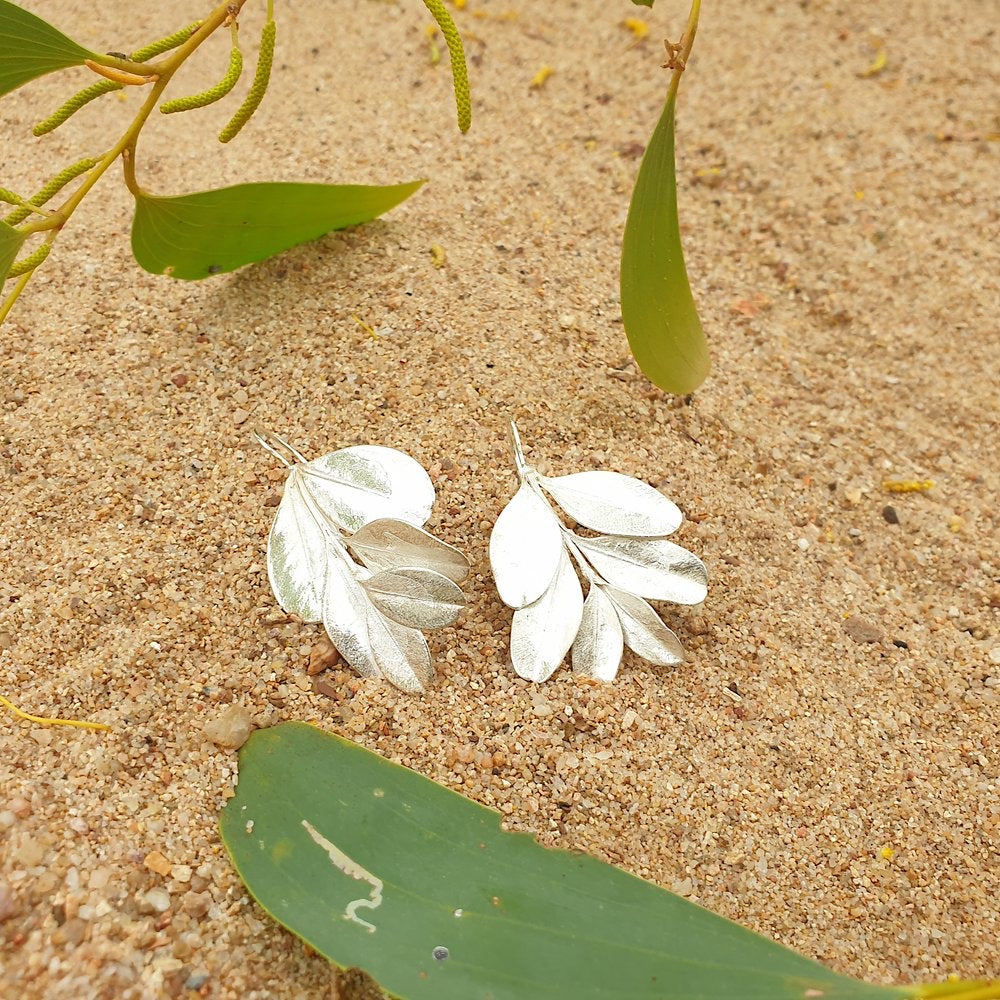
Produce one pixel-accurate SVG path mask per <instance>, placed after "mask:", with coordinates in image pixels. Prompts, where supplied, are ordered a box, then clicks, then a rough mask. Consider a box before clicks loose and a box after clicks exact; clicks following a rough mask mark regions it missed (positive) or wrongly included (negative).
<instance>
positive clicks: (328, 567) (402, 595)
mask: <svg viewBox="0 0 1000 1000" xmlns="http://www.w3.org/2000/svg"><path fill="white" fill-rule="evenodd" d="M254 437H255V438H256V440H257V442H258V443H259V444H260V445H261V446H262V447H264V448H265V449H266V450H267V451H268V452H270V454H272V455H273V456H274V457H275V458H277V459H278V460H279V461H280V462H282V463H283V464H284V465H285V466H287V468H288V470H289V473H288V479H287V480H286V483H285V492H284V496H283V497H282V499H281V503H280V504H279V505H278V511H277V514H276V515H275V518H274V523H273V525H272V526H271V533H270V535H269V536H268V540H267V572H268V578H269V579H270V582H271V589H272V590H273V591H274V596H275V598H276V599H277V601H278V603H279V604H280V605H281V607H282V608H283V609H284V610H285V611H287V612H288V613H289V614H294V615H297V616H298V617H299V618H301V619H302V620H303V621H305V622H322V623H323V625H324V626H325V628H326V631H327V634H328V635H329V637H330V641H331V642H332V643H333V645H334V646H336V648H337V650H338V651H339V653H340V654H341V656H343V658H344V659H345V660H346V661H347V662H348V663H350V664H351V666H352V667H354V669H355V670H357V671H358V673H359V674H361V675H362V676H363V677H383V678H385V679H386V680H388V681H390V682H391V683H393V684H395V685H396V686H397V687H399V688H401V689H402V690H404V691H423V690H424V689H425V688H426V687H427V686H428V685H429V684H430V683H431V681H432V680H433V678H434V668H433V666H432V664H431V656H430V650H429V649H428V646H427V640H426V639H425V638H424V635H423V632H422V630H423V629H434V628H442V627H443V626H445V625H450V624H452V623H453V622H454V621H455V620H456V618H457V617H458V615H459V614H460V613H461V611H462V609H463V608H464V606H465V603H466V601H465V595H464V594H463V593H462V589H461V587H460V586H459V584H460V583H461V582H462V581H463V580H464V579H465V578H466V577H467V576H468V573H469V561H468V560H467V559H466V558H465V556H464V555H463V554H462V553H461V552H459V550H458V549H456V548H454V547H453V546H451V545H448V544H446V543H445V542H442V541H441V540H440V539H437V538H435V537H434V536H433V535H431V534H430V533H429V532H427V531H424V530H423V525H424V524H425V523H426V521H427V519H428V517H429V516H430V512H431V506H432V505H433V503H434V485H433V483H431V480H430V477H429V476H428V475H427V473H426V472H425V471H424V469H423V468H422V466H421V465H420V464H419V463H418V462H417V461H415V460H414V459H413V458H411V457H410V456H409V455H406V454H404V453H403V452H401V451H397V450H396V449H394V448H383V447H380V446H375V445H359V446H357V447H353V448H343V449H341V450H340V451H335V452H331V453H330V454H329V455H324V456H322V457H321V458H317V459H313V460H312V461H308V460H307V459H306V458H305V457H304V456H303V455H302V454H301V453H300V452H298V451H297V450H296V449H295V448H293V447H292V446H291V445H290V444H288V442H287V441H284V440H283V439H282V438H280V437H278V436H277V435H275V434H267V433H258V432H256V431H255V432H254Z"/></svg>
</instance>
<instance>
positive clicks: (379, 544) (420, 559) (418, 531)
mask: <svg viewBox="0 0 1000 1000" xmlns="http://www.w3.org/2000/svg"><path fill="white" fill-rule="evenodd" d="M347 545H348V547H349V548H350V550H351V551H352V552H353V553H354V554H355V555H356V556H357V557H358V558H359V559H360V560H361V561H362V562H363V563H364V564H365V565H366V566H367V567H368V568H369V569H370V570H373V571H375V572H377V571H378V570H383V569H400V568H402V567H403V566H424V567H426V568H427V569H433V570H436V571H437V572H438V573H440V574H441V575H442V576H446V577H448V579H449V580H453V581H454V582H455V583H461V582H462V581H463V580H464V579H465V578H466V577H467V576H468V575H469V560H468V559H466V558H465V556H464V555H462V553H461V552H459V551H458V549H456V548H455V547H454V546H453V545H449V544H448V543H447V542H442V541H441V539H440V538H435V537H434V536H433V535H432V534H430V532H427V531H424V530H423V528H418V527H417V526H416V525H413V524H408V523H407V522H406V521H399V520H396V519H395V518H388V517H383V518H379V519H378V520H377V521H369V522H368V523H367V524H366V525H363V526H362V527H360V528H358V530H357V531H355V532H354V534H353V535H351V537H350V538H348V539H347Z"/></svg>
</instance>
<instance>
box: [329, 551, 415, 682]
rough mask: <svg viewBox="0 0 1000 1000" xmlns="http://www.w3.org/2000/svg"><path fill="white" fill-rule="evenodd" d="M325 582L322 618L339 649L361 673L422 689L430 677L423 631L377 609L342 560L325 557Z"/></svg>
mask: <svg viewBox="0 0 1000 1000" xmlns="http://www.w3.org/2000/svg"><path fill="white" fill-rule="evenodd" d="M324 584H325V585H324V598H323V624H324V626H325V627H326V632H327V635H328V636H329V637H330V642H332V643H333V644H334V646H336V647H337V650H338V651H339V652H340V655H341V656H343V657H344V659H345V660H347V662H348V663H350V664H351V666H352V667H354V669H355V670H357V671H358V673H359V674H361V675H362V676H363V677H384V678H385V679H386V680H388V681H389V682H390V683H392V684H395V685H396V687H398V688H400V689H402V690H403V691H410V692H418V691H423V690H424V689H425V688H426V687H427V685H428V684H430V682H431V681H432V680H433V677H434V668H433V667H432V666H431V656H430V650H429V649H428V647H427V641H426V640H425V639H424V637H423V634H422V633H420V632H418V631H417V630H416V629H413V628H406V627H405V626H403V625H399V624H397V623H396V622H394V621H391V620H390V619H388V618H386V617H385V616H384V615H383V614H382V613H381V612H379V611H378V610H377V609H376V608H375V607H374V605H373V604H372V603H371V601H370V599H369V597H368V595H367V593H366V592H365V591H364V589H363V588H362V586H361V584H360V583H359V582H358V580H357V579H356V578H355V577H354V575H353V573H352V572H351V570H350V568H349V567H348V565H347V564H346V563H344V562H342V561H341V560H338V559H331V560H329V561H328V563H327V566H326V574H325V577H324Z"/></svg>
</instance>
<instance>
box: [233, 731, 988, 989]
mask: <svg viewBox="0 0 1000 1000" xmlns="http://www.w3.org/2000/svg"><path fill="white" fill-rule="evenodd" d="M219 825H220V830H221V834H222V840H223V843H224V844H225V847H226V850H227V851H228V853H229V856H230V858H231V859H232V862H233V864H234V865H235V867H236V870H237V872H238V873H239V876H240V878H241V879H242V880H243V882H244V883H245V884H246V886H247V889H248V890H249V892H250V893H251V895H252V896H253V897H254V899H256V901H257V902H258V904H259V905H260V906H261V907H262V908H263V909H264V911H266V912H267V913H269V914H270V915H271V916H272V917H273V918H274V919H275V920H277V921H278V922H279V923H281V924H283V925H284V926H285V927H287V928H288V929H289V930H291V931H292V932H293V933H295V934H297V935H298V936H299V937H301V938H302V939H303V940H305V941H306V942H308V944H309V945H310V946H311V947H312V948H313V949H315V950H316V951H317V952H319V953H320V954H322V955H325V956H326V957H327V958H328V959H330V960H331V961H333V962H335V963H336V964H337V965H339V966H342V967H358V968H362V969H365V970H366V971H368V972H369V973H370V974H371V975H372V976H374V977H375V978H376V979H377V980H378V982H379V983H380V984H381V986H382V987H383V988H384V989H385V990H386V991H387V992H388V993H390V994H391V995H392V996H394V997H399V998H403V1000H487V998H490V1000H566V998H572V1000H721V998H738V1000H806V998H809V997H814V998H820V1000H915V998H918V997H930V996H934V997H937V998H939V1000H944V998H946V997H951V996H954V997H955V998H956V1000H957V998H959V997H962V996H968V997H969V998H970V1000H971V997H973V996H976V997H982V998H983V1000H986V998H989V997H996V996H997V995H998V993H997V989H998V984H997V983H996V982H994V983H992V984H987V983H979V984H975V983H969V982H959V981H958V980H955V981H952V982H950V983H948V984H942V985H941V986H939V987H924V986H877V985H869V984H866V983H862V982H859V981H857V980H854V979H851V978H849V977H847V976H843V975H840V974H839V973H836V972H833V971H831V970H830V969H827V968H824V967H823V966H822V965H820V964H819V963H818V962H815V961H812V960H811V959H808V958H805V957H804V956H802V955H798V954H796V953H795V952H793V951H791V950H790V949H788V948H785V947H783V946H782V945H779V944H776V943H775V942H773V941H769V940H767V939H766V938H764V937H761V936H760V935H758V934H754V933H753V932H751V931H749V930H747V929H746V928H744V927H740V926H739V925H738V924H735V923H732V922H731V921H729V920H725V919H723V918H722V917H719V916H716V915H715V914H714V913H711V912H709V911H708V910H706V909H703V908H702V907H701V906H698V905H696V904H694V903H691V902H689V901H688V900H686V899H683V898H682V897H680V896H676V895H674V894H673V893H670V892H667V891H666V890H665V889H661V888H659V887H657V886H656V885H654V884H653V883H651V882H646V881H643V880H642V879H639V878H636V877H635V876H633V875H630V874H628V873H627V872H624V871H622V870H621V869H619V868H614V867H612V866H611V865H608V864H605V863H603V862H601V861H598V860H596V859H595V858H592V857H588V856H587V855H585V854H581V853H580V852H579V851H573V852H570V851H564V850H552V849H545V848H543V847H541V846H540V845H539V844H538V843H536V842H535V841H534V840H533V839H532V838H531V837H530V836H529V835H527V834H524V833H510V832H505V831H502V830H501V829H500V816H499V814H498V813H496V812H494V811H493V810H491V809H487V808H485V807H483V806H481V805H478V804H477V803H475V802H472V801H470V800H469V799H466V798H463V797H462V796H461V795H458V794H456V793H455V792H453V791H450V790H449V789H447V788H444V787H442V786H441V785H438V784H435V783H434V782H433V781H430V780H429V779H427V778H424V777H422V776H421V775H419V774H416V773H415V772H413V771H410V770H408V769H407V768H405V767H401V766H400V765H398V764H394V763H392V762H391V761H388V760H385V759H384V758H382V757H380V756H378V755H377V754H375V753H372V752H371V751H369V750H366V749H364V748H363V747H360V746H358V745H357V744H355V743H351V742H350V741H349V740H345V739H343V738H341V737H339V736H335V735H333V734H330V733H324V732H322V731H321V730H319V729H317V728H316V727H314V726H311V725H306V724H305V723H301V722H286V723H282V724H280V725H277V726H272V727H270V728H268V729H261V730H258V731H257V732H255V733H254V734H253V735H252V736H251V737H250V739H249V741H248V742H247V744H246V745H245V746H244V747H243V749H242V750H241V751H240V759H239V784H238V785H237V788H236V794H235V796H234V797H233V798H231V799H230V800H229V801H228V802H227V803H226V806H225V808H224V809H223V810H222V814H221V817H220V824H219ZM818 919H819V918H818ZM976 986H978V988H979V992H975V993H974V992H973V991H974V989H975V988H976ZM991 987H992V988H991Z"/></svg>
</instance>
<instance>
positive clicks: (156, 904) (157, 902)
mask: <svg viewBox="0 0 1000 1000" xmlns="http://www.w3.org/2000/svg"><path fill="white" fill-rule="evenodd" d="M142 898H143V900H144V901H145V902H146V904H147V905H148V906H149V908H150V909H151V910H152V911H153V912H154V913H166V911H167V910H169V909H170V893H169V892H167V890H166V889H149V890H148V891H146V892H144V893H143V894H142Z"/></svg>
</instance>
